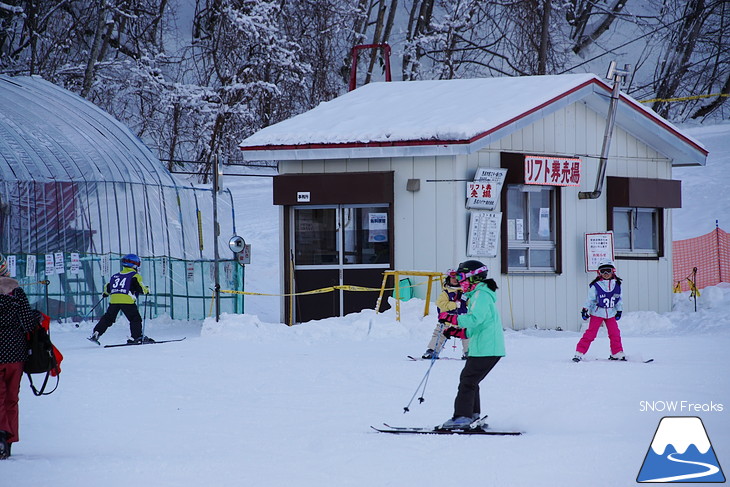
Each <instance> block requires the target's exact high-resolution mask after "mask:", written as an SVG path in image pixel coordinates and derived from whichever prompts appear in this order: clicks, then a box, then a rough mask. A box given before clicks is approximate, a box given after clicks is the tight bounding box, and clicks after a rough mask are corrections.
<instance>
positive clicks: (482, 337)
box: [440, 260, 505, 429]
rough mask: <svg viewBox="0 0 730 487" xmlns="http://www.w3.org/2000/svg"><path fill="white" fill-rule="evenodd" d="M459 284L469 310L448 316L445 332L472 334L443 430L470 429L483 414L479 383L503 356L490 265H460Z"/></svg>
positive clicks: (470, 263)
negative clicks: (490, 277) (449, 415)
mask: <svg viewBox="0 0 730 487" xmlns="http://www.w3.org/2000/svg"><path fill="white" fill-rule="evenodd" d="M457 272H458V273H459V277H458V279H459V285H460V286H461V289H462V290H463V291H464V297H465V298H466V299H467V301H468V303H467V312H466V313H464V314H462V315H458V316H457V315H448V316H447V317H446V318H445V319H444V321H446V322H448V323H449V324H451V325H454V326H449V327H446V328H445V329H444V331H443V334H444V336H446V337H447V338H450V337H457V338H466V337H469V339H470V341H469V352H468V357H467V359H466V364H464V369H463V370H462V371H461V375H460V376H459V390H458V393H457V394H456V399H455V400H454V415H453V416H452V417H451V419H449V420H448V421H446V422H445V423H444V424H442V425H441V426H440V428H442V429H463V428H468V427H469V426H470V425H471V424H472V423H473V422H474V421H476V420H477V419H479V416H480V415H481V406H480V400H479V383H480V382H481V381H482V380H484V378H485V377H486V376H487V374H489V372H490V371H491V370H492V368H494V366H495V365H497V362H499V359H501V358H502V357H504V355H505V351H504V332H503V330H502V320H501V318H500V316H499V311H498V310H497V294H496V290H497V283H496V282H494V279H487V266H485V265H484V264H482V263H481V262H479V261H478V260H467V261H466V262H462V263H461V264H459V268H458V269H457Z"/></svg>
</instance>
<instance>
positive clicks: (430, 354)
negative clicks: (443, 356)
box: [421, 348, 439, 360]
mask: <svg viewBox="0 0 730 487" xmlns="http://www.w3.org/2000/svg"><path fill="white" fill-rule="evenodd" d="M421 358H422V359H426V360H430V359H437V358H439V354H438V352H434V351H433V349H430V348H429V349H428V350H426V351H425V352H424V353H423V355H421Z"/></svg>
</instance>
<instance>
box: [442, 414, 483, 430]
mask: <svg viewBox="0 0 730 487" xmlns="http://www.w3.org/2000/svg"><path fill="white" fill-rule="evenodd" d="M478 419H479V418H478V417H477V420H478ZM473 422H474V419H472V418H470V417H469V416H459V417H456V418H451V419H449V420H448V421H446V422H445V423H444V424H442V425H441V426H439V427H438V429H441V430H467V429H469V428H471V424H472V423H473Z"/></svg>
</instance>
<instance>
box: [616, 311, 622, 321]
mask: <svg viewBox="0 0 730 487" xmlns="http://www.w3.org/2000/svg"><path fill="white" fill-rule="evenodd" d="M620 319H621V311H616V321H618V320H620Z"/></svg>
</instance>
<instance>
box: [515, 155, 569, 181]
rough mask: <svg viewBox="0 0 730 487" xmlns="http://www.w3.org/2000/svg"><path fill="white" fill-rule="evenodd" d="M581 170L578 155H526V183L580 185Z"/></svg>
mask: <svg viewBox="0 0 730 487" xmlns="http://www.w3.org/2000/svg"><path fill="white" fill-rule="evenodd" d="M580 170H581V160H580V159H578V158H576V157H552V156H525V184H544V185H548V186H580Z"/></svg>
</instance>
